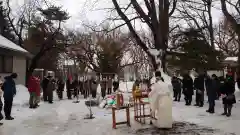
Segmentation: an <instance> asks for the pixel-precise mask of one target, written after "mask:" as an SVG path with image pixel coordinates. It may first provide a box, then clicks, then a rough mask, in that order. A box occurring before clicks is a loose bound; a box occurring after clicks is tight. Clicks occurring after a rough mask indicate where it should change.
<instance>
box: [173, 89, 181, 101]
mask: <svg viewBox="0 0 240 135" xmlns="http://www.w3.org/2000/svg"><path fill="white" fill-rule="evenodd" d="M173 92H174V93H173V96H174V99H175V100H176V101H180V99H181V89H173Z"/></svg>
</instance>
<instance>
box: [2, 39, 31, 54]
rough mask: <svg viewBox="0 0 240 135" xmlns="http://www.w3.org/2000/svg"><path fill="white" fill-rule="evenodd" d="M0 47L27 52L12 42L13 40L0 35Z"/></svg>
mask: <svg viewBox="0 0 240 135" xmlns="http://www.w3.org/2000/svg"><path fill="white" fill-rule="evenodd" d="M0 41H1V42H0V47H1V48H6V49H10V50H13V51H19V52H23V53H28V51H26V50H25V49H23V48H22V47H20V46H18V45H16V44H14V43H13V42H11V41H10V40H8V39H6V38H5V37H3V36H1V35H0Z"/></svg>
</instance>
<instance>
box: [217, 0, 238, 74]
mask: <svg viewBox="0 0 240 135" xmlns="http://www.w3.org/2000/svg"><path fill="white" fill-rule="evenodd" d="M227 5H228V6H230V7H231V9H235V12H230V11H229V10H228V8H227ZM221 7H222V12H223V14H224V16H225V17H226V20H227V21H228V22H229V23H230V24H231V26H232V29H233V30H234V31H235V32H236V35H237V43H238V46H240V19H239V17H240V0H221ZM238 71H240V47H239V48H238Z"/></svg>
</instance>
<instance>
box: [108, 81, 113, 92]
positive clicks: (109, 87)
mask: <svg viewBox="0 0 240 135" xmlns="http://www.w3.org/2000/svg"><path fill="white" fill-rule="evenodd" d="M112 85H113V83H112V78H111V77H109V78H108V81H107V94H109V95H110V94H112Z"/></svg>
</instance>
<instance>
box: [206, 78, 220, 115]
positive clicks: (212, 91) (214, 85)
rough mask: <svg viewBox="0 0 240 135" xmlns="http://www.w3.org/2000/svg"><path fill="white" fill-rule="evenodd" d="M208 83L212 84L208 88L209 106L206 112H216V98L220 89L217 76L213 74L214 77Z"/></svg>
mask: <svg viewBox="0 0 240 135" xmlns="http://www.w3.org/2000/svg"><path fill="white" fill-rule="evenodd" d="M208 83H209V84H208V85H210V86H209V88H208V89H207V96H208V103H209V108H208V110H207V111H206V112H209V113H214V112H215V109H214V107H215V100H216V99H217V89H219V82H218V78H217V76H216V75H215V74H213V75H212V78H211V79H210V80H209V82H208Z"/></svg>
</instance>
